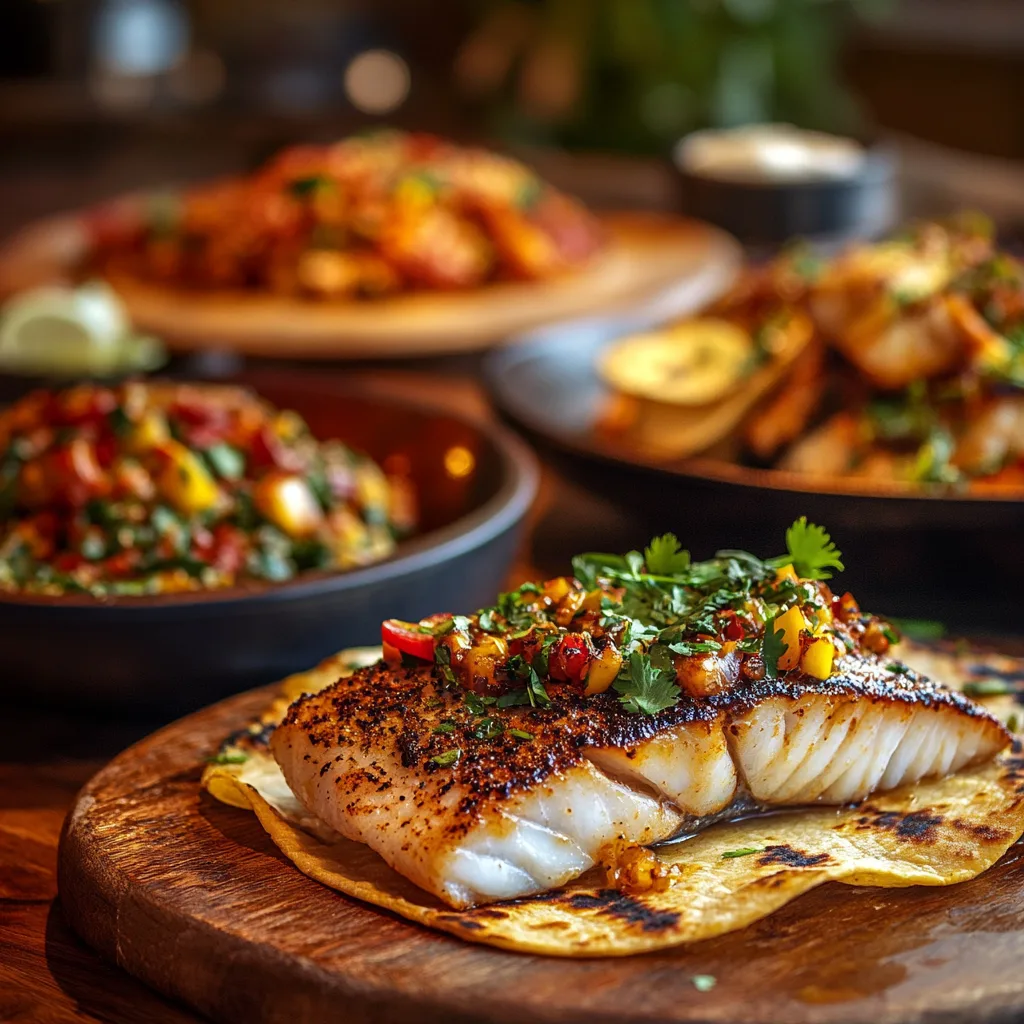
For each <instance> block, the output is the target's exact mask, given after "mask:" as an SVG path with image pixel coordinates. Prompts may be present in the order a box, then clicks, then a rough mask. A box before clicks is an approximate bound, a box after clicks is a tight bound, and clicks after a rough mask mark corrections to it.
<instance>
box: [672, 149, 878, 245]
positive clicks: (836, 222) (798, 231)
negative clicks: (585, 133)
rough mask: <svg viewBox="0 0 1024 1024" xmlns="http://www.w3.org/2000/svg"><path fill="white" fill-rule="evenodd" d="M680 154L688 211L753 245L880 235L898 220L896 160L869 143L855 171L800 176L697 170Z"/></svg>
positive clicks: (682, 196) (677, 156)
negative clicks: (767, 176)
mask: <svg viewBox="0 0 1024 1024" xmlns="http://www.w3.org/2000/svg"><path fill="white" fill-rule="evenodd" d="M680 152H681V150H680V149H677V152H676V154H674V157H673V165H674V167H675V170H676V173H677V175H678V181H679V193H680V202H681V209H682V210H683V212H684V213H687V214H688V215H690V216H692V217H697V218H700V219H701V220H706V221H709V222H710V223H712V224H715V225H717V226H718V227H721V228H725V230H726V231H729V232H730V233H731V234H733V235H735V236H736V237H737V238H738V239H739V240H740V241H741V242H744V243H746V244H748V245H753V246H768V247H773V246H777V245H781V244H782V243H783V242H787V241H789V240H790V239H792V238H808V239H812V240H815V241H819V242H822V243H825V244H827V243H830V242H834V243H838V242H842V241H844V240H846V239H849V238H853V237H873V236H875V235H879V234H882V233H883V232H885V231H886V230H887V229H888V228H890V227H891V226H892V224H893V222H894V220H895V217H896V185H895V177H896V159H895V156H894V155H893V153H892V152H891V151H890V150H889V149H888V148H887V147H885V146H881V145H872V146H868V147H867V148H866V151H865V155H864V160H863V163H862V164H861V166H860V167H859V168H858V169H857V171H856V172H855V173H853V174H850V175H848V176H844V177H818V178H807V179H799V180H765V179H760V180H759V179H750V180H743V179H736V178H730V177H721V176H715V175H713V174H709V173H706V172H704V173H702V172H698V171H693V170H690V169H688V167H687V166H686V164H685V162H684V161H683V160H682V159H681V157H680Z"/></svg>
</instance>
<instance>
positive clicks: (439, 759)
mask: <svg viewBox="0 0 1024 1024" xmlns="http://www.w3.org/2000/svg"><path fill="white" fill-rule="evenodd" d="M460 757H462V748H461V747H452V749H451V750H446V751H445V752H444V753H443V754H438V755H437V756H436V757H432V758H431V759H430V763H431V764H436V765H440V767H442V768H448V767H449V766H450V765H453V764H456V763H457V762H458V760H459V758H460Z"/></svg>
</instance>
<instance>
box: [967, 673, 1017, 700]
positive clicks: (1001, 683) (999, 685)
mask: <svg viewBox="0 0 1024 1024" xmlns="http://www.w3.org/2000/svg"><path fill="white" fill-rule="evenodd" d="M963 690H964V693H966V694H967V696H968V697H999V696H1001V695H1002V694H1004V693H1012V692H1013V689H1012V687H1011V686H1010V684H1009V683H1008V682H1007V681H1006V680H1005V679H993V678H989V679H970V680H968V681H967V682H966V683H964V686H963Z"/></svg>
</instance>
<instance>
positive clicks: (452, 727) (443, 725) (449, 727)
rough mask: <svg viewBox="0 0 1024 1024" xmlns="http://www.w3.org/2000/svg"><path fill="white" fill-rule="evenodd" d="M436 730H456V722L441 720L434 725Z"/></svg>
mask: <svg viewBox="0 0 1024 1024" xmlns="http://www.w3.org/2000/svg"><path fill="white" fill-rule="evenodd" d="M433 731H434V732H455V723H454V722H441V724H440V725H435V726H434V730H433Z"/></svg>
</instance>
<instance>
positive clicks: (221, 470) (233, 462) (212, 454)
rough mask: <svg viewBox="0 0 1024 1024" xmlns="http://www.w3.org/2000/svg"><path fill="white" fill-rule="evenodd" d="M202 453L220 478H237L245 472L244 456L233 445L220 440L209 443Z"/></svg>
mask: <svg viewBox="0 0 1024 1024" xmlns="http://www.w3.org/2000/svg"><path fill="white" fill-rule="evenodd" d="M203 455H204V457H205V458H206V461H207V462H208V463H209V465H210V468H211V469H212V470H213V471H214V473H216V474H217V476H219V477H220V478H221V479H222V480H238V479H239V478H240V477H241V476H242V474H243V473H244V472H245V456H244V455H243V454H242V453H241V452H240V451H239V450H238V449H237V448H235V447H234V446H233V445H230V444H226V443H224V442H223V441H222V442H219V443H218V444H214V445H211V446H210V447H209V448H207V449H206V450H205V451H204V452H203Z"/></svg>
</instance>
